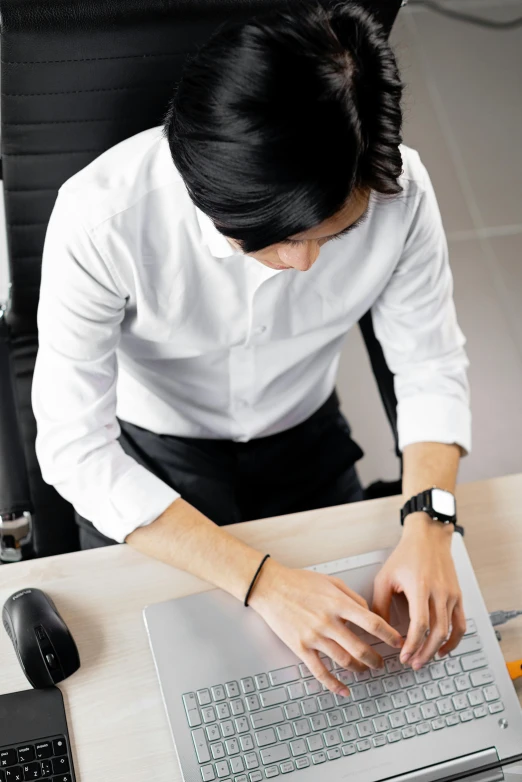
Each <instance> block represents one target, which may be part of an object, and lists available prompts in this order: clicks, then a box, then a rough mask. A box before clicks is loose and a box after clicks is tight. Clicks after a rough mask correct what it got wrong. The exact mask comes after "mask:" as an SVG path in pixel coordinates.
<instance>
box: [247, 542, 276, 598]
mask: <svg viewBox="0 0 522 782" xmlns="http://www.w3.org/2000/svg"><path fill="white" fill-rule="evenodd" d="M269 556H270V554H265V556H264V557H263V559H262V560H261V564H260V565H259V567H258V569H257V570H256V573H255V576H254V578H253V579H252V581H251V582H250V586H249V587H248V592H247V593H246V597H245V604H244V605H245V608H248V598H249V597H250V593H251V592H252V590H253V588H254V584H255V583H256V581H257V577H258V575H259V574H260V573H261V568H262V567H263V565H264V564H265V562H266V561H267V559H268V557H269Z"/></svg>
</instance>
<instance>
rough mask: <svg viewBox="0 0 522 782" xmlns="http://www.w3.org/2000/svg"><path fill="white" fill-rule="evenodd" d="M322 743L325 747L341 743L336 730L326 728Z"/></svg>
mask: <svg viewBox="0 0 522 782" xmlns="http://www.w3.org/2000/svg"><path fill="white" fill-rule="evenodd" d="M323 739H324V743H325V745H326V746H327V747H336V746H337V745H338V744H340V743H341V737H340V735H339V731H338V730H327V731H326V733H323Z"/></svg>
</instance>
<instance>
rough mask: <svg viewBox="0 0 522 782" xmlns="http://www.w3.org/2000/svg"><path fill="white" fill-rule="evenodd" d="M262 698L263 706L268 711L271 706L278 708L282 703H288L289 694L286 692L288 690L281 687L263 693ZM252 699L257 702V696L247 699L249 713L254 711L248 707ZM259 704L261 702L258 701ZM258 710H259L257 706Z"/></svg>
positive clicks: (250, 696)
mask: <svg viewBox="0 0 522 782" xmlns="http://www.w3.org/2000/svg"><path fill="white" fill-rule="evenodd" d="M259 697H260V698H261V704H262V706H263V708H264V709H266V708H267V707H269V706H277V705H278V704H280V703H286V701H287V700H288V694H287V692H286V689H285V688H284V687H280V688H279V689H277V690H267V691H266V692H262V693H261V695H260V696H259ZM251 698H255V699H256V701H257V695H249V696H248V698H247V708H248V710H249V711H252V710H253V709H252V708H250V706H249V705H248V701H249V700H250V699H251ZM258 704H259V701H258ZM256 708H259V706H257V707H256Z"/></svg>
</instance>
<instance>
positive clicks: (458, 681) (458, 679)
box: [453, 673, 471, 692]
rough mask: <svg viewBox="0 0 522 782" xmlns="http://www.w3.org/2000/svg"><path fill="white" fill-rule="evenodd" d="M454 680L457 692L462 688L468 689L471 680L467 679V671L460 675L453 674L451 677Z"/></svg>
mask: <svg viewBox="0 0 522 782" xmlns="http://www.w3.org/2000/svg"><path fill="white" fill-rule="evenodd" d="M453 681H454V682H455V687H456V688H457V692H462V691H463V690H469V688H470V687H471V682H470V680H469V675H468V674H467V673H463V674H461V675H460V676H455V678H454V679H453Z"/></svg>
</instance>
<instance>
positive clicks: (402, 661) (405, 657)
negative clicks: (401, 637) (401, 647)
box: [401, 652, 411, 663]
mask: <svg viewBox="0 0 522 782" xmlns="http://www.w3.org/2000/svg"><path fill="white" fill-rule="evenodd" d="M410 657H411V653H410V652H406V654H403V655H401V663H407V662H408V660H409V659H410Z"/></svg>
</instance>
